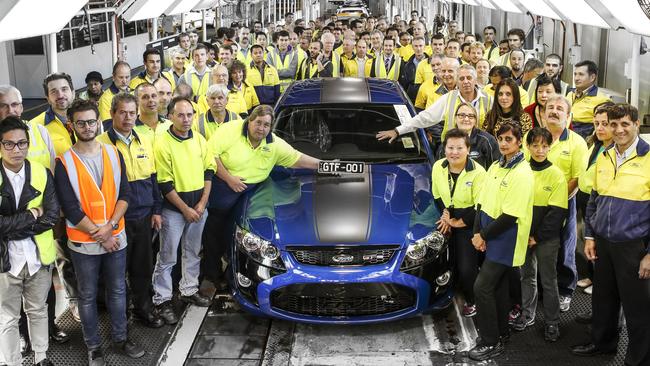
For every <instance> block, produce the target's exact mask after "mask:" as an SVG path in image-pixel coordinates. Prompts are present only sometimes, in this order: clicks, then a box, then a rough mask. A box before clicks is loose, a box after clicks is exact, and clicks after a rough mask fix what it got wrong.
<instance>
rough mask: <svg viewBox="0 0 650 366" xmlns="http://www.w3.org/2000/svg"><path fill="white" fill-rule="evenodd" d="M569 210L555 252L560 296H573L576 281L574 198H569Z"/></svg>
mask: <svg viewBox="0 0 650 366" xmlns="http://www.w3.org/2000/svg"><path fill="white" fill-rule="evenodd" d="M568 208H569V212H568V216H567V219H566V222H565V223H564V227H563V228H562V232H561V235H562V238H561V239H562V242H561V246H560V250H559V252H558V254H557V283H558V290H559V292H560V296H568V297H571V296H573V291H575V289H576V283H577V281H578V269H577V267H576V244H577V242H578V235H577V225H578V224H577V217H576V216H577V213H576V198H575V196H574V197H573V198H570V199H569V206H568Z"/></svg>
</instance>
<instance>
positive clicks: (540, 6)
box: [518, 0, 562, 20]
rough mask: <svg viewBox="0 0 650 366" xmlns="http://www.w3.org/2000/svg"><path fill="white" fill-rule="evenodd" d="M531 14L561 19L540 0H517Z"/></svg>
mask: <svg viewBox="0 0 650 366" xmlns="http://www.w3.org/2000/svg"><path fill="white" fill-rule="evenodd" d="M518 1H519V3H521V5H522V6H523V7H524V8H526V9H527V10H528V11H529V12H530V13H531V14H533V15H541V16H543V17H547V18H553V19H558V20H561V19H562V17H561V16H560V15H559V14H558V13H556V12H555V11H554V10H553V9H551V7H550V6H548V4H546V3H545V2H543V1H541V0H518Z"/></svg>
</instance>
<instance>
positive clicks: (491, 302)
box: [474, 259, 512, 345]
mask: <svg viewBox="0 0 650 366" xmlns="http://www.w3.org/2000/svg"><path fill="white" fill-rule="evenodd" d="M511 269H512V267H509V266H506V265H503V264H500V263H496V262H492V261H490V260H487V259H486V260H485V261H484V262H483V265H482V266H481V270H480V271H479V273H478V277H477V278H476V282H475V283H474V294H475V296H476V306H477V307H478V314H477V315H476V319H477V324H478V331H479V334H480V336H481V341H482V344H484V345H495V344H496V343H497V342H499V336H502V335H506V334H508V312H509V311H510V297H509V296H508V282H509V281H508V276H509V273H510V272H511Z"/></svg>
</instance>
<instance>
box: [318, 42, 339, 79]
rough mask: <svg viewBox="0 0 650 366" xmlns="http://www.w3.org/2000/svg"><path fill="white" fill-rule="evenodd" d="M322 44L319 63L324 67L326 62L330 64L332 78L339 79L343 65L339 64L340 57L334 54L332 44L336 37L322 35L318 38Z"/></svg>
mask: <svg viewBox="0 0 650 366" xmlns="http://www.w3.org/2000/svg"><path fill="white" fill-rule="evenodd" d="M320 40H321V43H322V44H323V50H322V51H321V53H320V56H319V57H320V58H321V60H320V62H321V63H322V64H323V65H325V64H326V63H327V62H328V61H329V62H331V63H332V77H335V78H336V77H339V76H340V75H341V74H343V64H342V63H341V56H340V55H339V54H338V53H337V52H334V43H335V42H336V37H334V35H333V34H332V33H324V34H323V35H322V36H321V37H320Z"/></svg>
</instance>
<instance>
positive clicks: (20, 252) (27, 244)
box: [3, 164, 41, 277]
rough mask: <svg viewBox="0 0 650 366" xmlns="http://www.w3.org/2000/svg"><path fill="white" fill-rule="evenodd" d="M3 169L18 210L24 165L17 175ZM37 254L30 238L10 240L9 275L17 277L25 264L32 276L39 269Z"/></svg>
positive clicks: (39, 263) (39, 262) (34, 244)
mask: <svg viewBox="0 0 650 366" xmlns="http://www.w3.org/2000/svg"><path fill="white" fill-rule="evenodd" d="M3 168H4V170H5V173H6V174H7V178H8V180H9V183H10V184H11V188H13V190H14V197H15V198H16V208H18V201H20V196H21V195H22V192H23V186H24V185H25V165H24V164H23V167H22V168H20V171H18V173H14V172H12V171H11V170H9V169H7V168H5V167H4V166H3ZM37 252H38V250H37V248H36V243H34V241H33V240H32V239H31V238H26V239H22V240H10V241H9V263H10V264H11V270H10V271H9V273H10V274H11V275H12V276H14V277H18V275H19V274H20V272H21V271H22V270H23V267H24V266H25V264H27V271H28V272H29V275H30V276H33V275H34V273H36V272H38V270H39V269H40V268H41V260H40V259H39V258H38V253H37Z"/></svg>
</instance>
